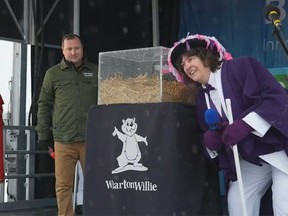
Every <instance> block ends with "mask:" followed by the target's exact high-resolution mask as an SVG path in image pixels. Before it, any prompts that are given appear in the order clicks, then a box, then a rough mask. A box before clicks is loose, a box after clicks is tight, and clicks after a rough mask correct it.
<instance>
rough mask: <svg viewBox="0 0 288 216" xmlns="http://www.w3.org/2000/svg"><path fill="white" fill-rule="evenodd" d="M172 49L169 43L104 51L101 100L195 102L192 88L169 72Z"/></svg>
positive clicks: (100, 74)
mask: <svg viewBox="0 0 288 216" xmlns="http://www.w3.org/2000/svg"><path fill="white" fill-rule="evenodd" d="M168 52H169V48H166V47H149V48H139V49H130V50H119V51H109V52H100V53H99V71H98V104H119V103H155V102H188V103H194V94H193V91H192V89H190V88H188V87H185V86H184V85H182V84H181V83H179V82H177V81H176V80H175V78H174V76H173V75H172V74H171V73H169V71H168V61H167V56H168ZM172 91H173V92H172ZM191 91H192V92H191ZM184 94H185V96H184ZM183 97H184V98H183Z"/></svg>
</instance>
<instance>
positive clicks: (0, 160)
mask: <svg viewBox="0 0 288 216" xmlns="http://www.w3.org/2000/svg"><path fill="white" fill-rule="evenodd" d="M3 104H4V101H3V99H2V96H1V95H0V117H1V119H0V183H2V182H4V176H5V175H4V154H3V149H4V146H3V124H4V123H3V116H2V114H3Z"/></svg>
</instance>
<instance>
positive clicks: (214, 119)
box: [205, 108, 220, 131]
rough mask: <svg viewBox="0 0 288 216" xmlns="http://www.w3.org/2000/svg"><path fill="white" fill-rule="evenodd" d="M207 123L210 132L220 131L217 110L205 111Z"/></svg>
mask: <svg viewBox="0 0 288 216" xmlns="http://www.w3.org/2000/svg"><path fill="white" fill-rule="evenodd" d="M205 122H206V124H207V125H208V127H209V130H212V131H215V130H217V129H219V123H220V116H219V114H218V112H217V110H216V109H214V108H210V109H207V110H206V111H205Z"/></svg>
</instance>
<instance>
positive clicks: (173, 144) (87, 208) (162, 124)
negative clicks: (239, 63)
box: [83, 103, 221, 216]
mask: <svg viewBox="0 0 288 216" xmlns="http://www.w3.org/2000/svg"><path fill="white" fill-rule="evenodd" d="M87 128H88V129H87V148H86V167H85V183H84V206H83V208H84V209H83V210H84V215H157V216H158V215H221V210H220V208H221V206H220V195H219V194H220V193H219V182H218V171H217V170H216V168H215V167H214V166H213V165H212V163H211V161H209V160H208V159H206V158H205V156H204V154H203V149H202V145H201V138H200V133H199V128H198V126H197V123H196V112H195V107H194V106H191V105H186V104H181V103H151V104H113V105H97V106H95V107H93V108H92V109H91V110H90V112H89V118H88V123H87Z"/></svg>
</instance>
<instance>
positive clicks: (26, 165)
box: [0, 126, 56, 212]
mask: <svg viewBox="0 0 288 216" xmlns="http://www.w3.org/2000/svg"><path fill="white" fill-rule="evenodd" d="M3 143H4V151H3V152H4V169H5V170H4V172H5V182H4V184H0V212H3V211H9V210H16V209H27V208H33V207H34V208H39V207H45V206H56V199H55V197H51V198H40V199H38V198H37V194H36V195H35V181H37V180H39V179H43V178H54V176H55V175H54V172H52V173H51V172H48V173H44V172H41V173H40V172H39V173H37V169H36V165H37V164H36V161H37V157H42V159H43V157H45V156H44V154H47V155H48V151H47V150H37V149H36V132H35V129H34V127H29V126H4V128H3ZM47 160H50V158H49V155H48V156H47Z"/></svg>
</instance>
